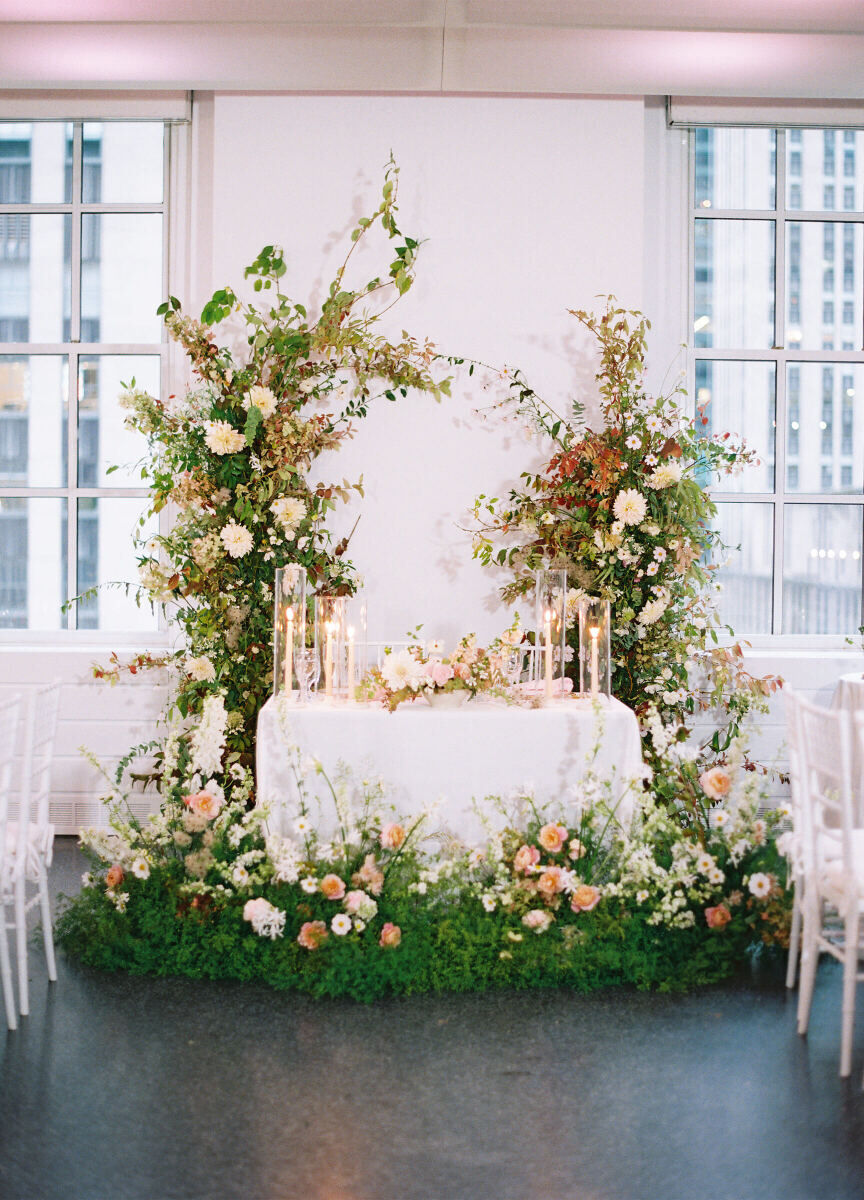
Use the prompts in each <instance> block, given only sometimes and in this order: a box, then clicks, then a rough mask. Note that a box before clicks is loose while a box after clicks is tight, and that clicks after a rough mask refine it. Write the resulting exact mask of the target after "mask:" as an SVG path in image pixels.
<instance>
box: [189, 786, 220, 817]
mask: <svg viewBox="0 0 864 1200" xmlns="http://www.w3.org/2000/svg"><path fill="white" fill-rule="evenodd" d="M183 803H184V804H185V805H186V807H187V808H188V809H189V811H190V812H193V813H197V815H198V816H199V817H203V818H204V819H205V821H212V820H213V818H214V817H216V816H218V815H219V809H220V808H221V807H222V801H221V800H217V798H216V797H215V796H214V795H212V794H211V793H210V792H195V793H194V794H193V795H191V796H184V797H183Z"/></svg>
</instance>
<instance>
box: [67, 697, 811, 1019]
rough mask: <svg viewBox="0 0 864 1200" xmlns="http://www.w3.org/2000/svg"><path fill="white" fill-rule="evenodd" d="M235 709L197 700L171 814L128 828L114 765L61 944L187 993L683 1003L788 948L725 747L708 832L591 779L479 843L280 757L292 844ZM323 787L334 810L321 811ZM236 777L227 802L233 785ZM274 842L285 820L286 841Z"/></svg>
mask: <svg viewBox="0 0 864 1200" xmlns="http://www.w3.org/2000/svg"><path fill="white" fill-rule="evenodd" d="M227 725H228V713H227V710H226V708H225V704H224V700H223V698H222V696H221V695H219V694H213V695H211V696H209V697H208V698H207V700H206V702H205V705H204V711H203V714H202V717H201V720H200V722H199V723H198V724H197V725H196V727H195V728H194V729H193V730H192V732H191V735H190V736H189V737H188V738H181V737H177V736H173V737H170V738H169V739H168V743H167V745H166V753H165V770H164V773H163V777H162V785H161V786H162V808H161V811H160V812H159V813H158V814H154V815H153V816H151V817H150V818H149V820H147V821H146V822H140V821H138V820H137V819H135V818H133V817H131V816H130V815H129V812H130V810H129V809H128V804H127V801H128V796H127V795H126V793H124V791H123V783H122V780H123V768H122V764H121V767H120V769H119V771H118V774H117V776H116V777H115V779H114V781H113V784H112V787H113V789H114V800H113V802H112V808H111V811H112V817H111V829H110V830H109V831H101V830H97V831H89V832H87V833H85V834H84V835H83V838H82V844H83V846H84V848H85V851H86V852H87V853H88V855H89V856H90V858H91V860H92V867H91V870H90V871H89V872H88V874H87V875H86V876H85V877H84V881H83V882H84V886H83V888H82V890H81V892H80V893H79V895H78V896H76V897H75V898H74V899H73V900H71V901H68V902H67V905H66V908H65V910H64V911H63V912H62V914H61V915H60V918H59V920H58V922H57V937H58V940H59V941H60V943H61V945H63V946H64V947H65V948H66V950H67V951H68V952H69V953H71V954H73V955H75V956H76V957H78V958H80V959H81V960H82V961H83V962H85V963H88V964H90V965H92V966H96V967H101V968H104V969H124V970H129V971H134V972H150V973H155V974H185V975H189V976H193V977H211V978H220V977H224V978H229V977H230V978H239V979H253V978H254V979H260V980H263V981H265V982H267V983H270V984H272V985H273V986H276V987H284V988H298V989H301V990H304V991H309V992H311V993H313V994H315V995H343V994H344V995H351V996H354V997H356V998H358V999H364V1000H368V999H372V998H374V997H375V996H378V995H382V994H385V993H396V994H407V993H411V992H417V991H425V990H444V989H450V990H482V989H484V988H491V987H509V986H517V987H541V986H557V985H567V986H572V987H575V988H579V989H582V990H589V989H591V988H595V987H603V986H609V985H613V984H635V985H637V986H640V987H660V988H663V989H667V990H669V989H680V988H686V987H690V986H695V985H697V984H700V983H706V982H710V981H713V980H716V979H719V978H723V977H724V976H726V975H728V974H730V973H731V972H733V971H735V970H737V969H739V968H740V967H741V965H742V964H743V963H744V962H745V961H746V959H747V956H748V954H749V953H750V952H751V951H752V950H753V948H754V947H757V946H764V945H768V946H771V945H774V946H783V945H785V944H786V943H787V938H788V920H789V895H788V893H787V892H786V890H785V879H786V871H785V863H784V860H783V858H782V856H781V853H780V848H779V847H780V845H781V844H782V841H781V840H780V839H778V833H779V831H780V828H781V826H782V824H783V821H784V818H785V816H786V813H785V811H783V810H774V811H772V812H769V813H768V814H767V815H766V816H764V817H760V816H759V815H758V809H757V804H758V800H759V796H758V782H759V781H758V778H757V777H756V776H755V775H754V774H753V773H752V772H748V771H746V769H745V763H744V759H743V754H742V752H741V747H740V744H739V742H738V740H737V739H736V740H734V741H733V743H732V746H731V747H730V754H729V763H728V766H727V767H726V768H714V769H713V775H711V776H706V777H705V778H704V779H703V781H702V786H703V789H704V791H705V793H706V795H712V794H713V795H721V794H722V795H723V797H724V800H723V803H722V804H717V803H715V804H714V805H713V807H711V809H710V812H709V819H708V822H707V832H705V833H704V834H702V836H699V835H698V834H697V832H696V831H695V830H689V831H688V830H685V829H683V828H682V826H681V824H680V822H678V821H677V820H676V819H675V818H674V815H673V814H672V813H670V811H669V810H668V808H667V807H666V806H665V805H663V804H660V803H657V801H656V798H655V797H654V796H653V795H651V794H650V793H646V794H645V796H644V799H643V801H642V805H641V808H640V809H639V810H638V811H637V813H636V814H635V816H634V818H633V820H632V822H631V823H630V824H629V825H628V826H626V827H625V826H622V824H621V823H620V822H619V821H618V819H617V816H616V810H617V798H616V796H615V795H613V794H612V785H611V784H608V783H604V782H602V781H601V780H600V779H599V778H598V777H597V776H595V775H594V774H593V773H592V772H590V771H589V772H588V774H586V776H585V777H584V778H583V779H582V780H581V781H580V783H579V785H578V787H577V788H575V789H573V790H572V792H571V793H570V794H568V795H567V796H565V797H563V798H562V799H559V800H558V801H556V802H555V803H554V804H541V803H540V802H539V800H538V799H537V798H535V797H533V796H531V795H530V794H523V793H520V794H517V795H514V796H511V797H487V798H486V799H485V801H484V802H483V804H482V806H481V808H482V811H483V813H484V820H485V824H486V829H487V836H486V840H485V843H484V844H482V845H480V846H476V847H469V846H466V845H464V844H463V843H461V842H460V841H459V840H458V837H457V836H453V835H452V834H451V835H446V834H444V833H441V832H438V831H436V829H435V815H434V811H432V810H429V811H426V812H423V813H421V814H418V815H416V816H414V817H412V818H411V819H410V820H409V819H406V818H400V817H399V815H398V814H397V813H395V812H394V811H393V809H392V807H391V806H390V805H389V804H388V801H387V795H386V788H385V786H384V784H383V783H382V782H381V781H380V780H375V779H362V780H356V779H354V778H353V777H352V775H351V773H350V772H349V771H347V770H345V771H343V772H342V773H340V774H339V775H338V776H337V777H336V778H335V779H334V780H332V781H331V780H330V779H328V778H327V776H326V775H325V774H324V772H323V769H322V768H321V765H320V763H319V762H317V761H316V760H315V759H314V758H306V759H304V758H303V757H302V755H301V753H300V751H299V750H298V749H296V748H295V749H294V751H293V760H292V765H293V769H294V773H295V778H296V782H297V805H296V810H295V811H294V812H293V813H291V814H288V816H287V829H288V832H287V833H284V832H283V833H275V832H270V831H268V828H267V823H266V817H267V813H266V812H265V811H264V810H262V809H260V808H252V809H249V808H248V807H247V804H246V803H245V801H246V799H247V798H248V796H249V793H250V788H251V779H250V776H249V773H248V772H247V771H246V770H245V769H244V768H243V767H242V766H240V765H239V764H238V763H236V762H234V763H232V764H230V765H229V766H228V768H227V770H226V769H225V768H224V765H223V763H224V760H225V759H226V758H227V757H229V755H228V752H227V747H226V744H225V742H226V733H227ZM319 776H323V777H324V780H325V782H326V784H327V787H328V791H329V796H330V800H331V801H332V810H330V806H328V812H327V813H324V812H320V811H319V812H315V811H313V809H314V805H313V801H311V800H310V799H309V797H310V795H311V794H312V793H311V788H310V786H309V781H311V780H312V779H313V778H314V779H317V778H318V777H319ZM229 778H230V779H231V780H233V782H234V792H233V795H232V798H231V799H228V797H227V796H226V791H227V788H226V786H225V785H226V782H227V781H228V779H229ZM285 827H286V826H285V825H283V828H285Z"/></svg>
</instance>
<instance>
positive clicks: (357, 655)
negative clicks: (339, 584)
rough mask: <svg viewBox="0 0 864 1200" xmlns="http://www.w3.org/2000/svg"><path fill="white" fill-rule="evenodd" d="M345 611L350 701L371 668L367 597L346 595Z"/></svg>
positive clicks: (346, 686)
mask: <svg viewBox="0 0 864 1200" xmlns="http://www.w3.org/2000/svg"><path fill="white" fill-rule="evenodd" d="M343 612H344V618H343V622H344V640H343V659H344V677H343V678H344V690H345V695H346V698H347V699H348V700H349V701H353V700H355V699H356V690H357V684H358V682H359V681H360V680H361V679H363V678H364V676H365V675H366V672H367V671H368V669H369V623H368V618H367V613H368V610H367V606H366V597H365V596H364V595H363V594H362V593H360V594H359V595H356V596H346V597H345V598H344V601H343Z"/></svg>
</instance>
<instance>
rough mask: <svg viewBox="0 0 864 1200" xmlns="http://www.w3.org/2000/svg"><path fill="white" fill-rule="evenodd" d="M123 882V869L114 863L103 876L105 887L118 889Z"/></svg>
mask: <svg viewBox="0 0 864 1200" xmlns="http://www.w3.org/2000/svg"><path fill="white" fill-rule="evenodd" d="M122 882H123V868H122V867H121V866H120V864H119V863H115V864H114V866H113V867H109V868H108V870H107V872H106V874H105V886H106V887H109V888H116V887H119V886H120V884H121V883H122Z"/></svg>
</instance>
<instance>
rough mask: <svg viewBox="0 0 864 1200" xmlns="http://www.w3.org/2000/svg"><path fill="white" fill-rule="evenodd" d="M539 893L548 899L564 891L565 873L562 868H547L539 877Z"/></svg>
mask: <svg viewBox="0 0 864 1200" xmlns="http://www.w3.org/2000/svg"><path fill="white" fill-rule="evenodd" d="M537 891H538V892H542V893H543V895H544V896H546V898H547V899H551V898H552V896H555V895H557V893H558V892H563V891H564V872H563V871H562V870H561V868H560V867H547V868H546V870H545V871H544V872H543V874H542V875H538V876H537Z"/></svg>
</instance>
